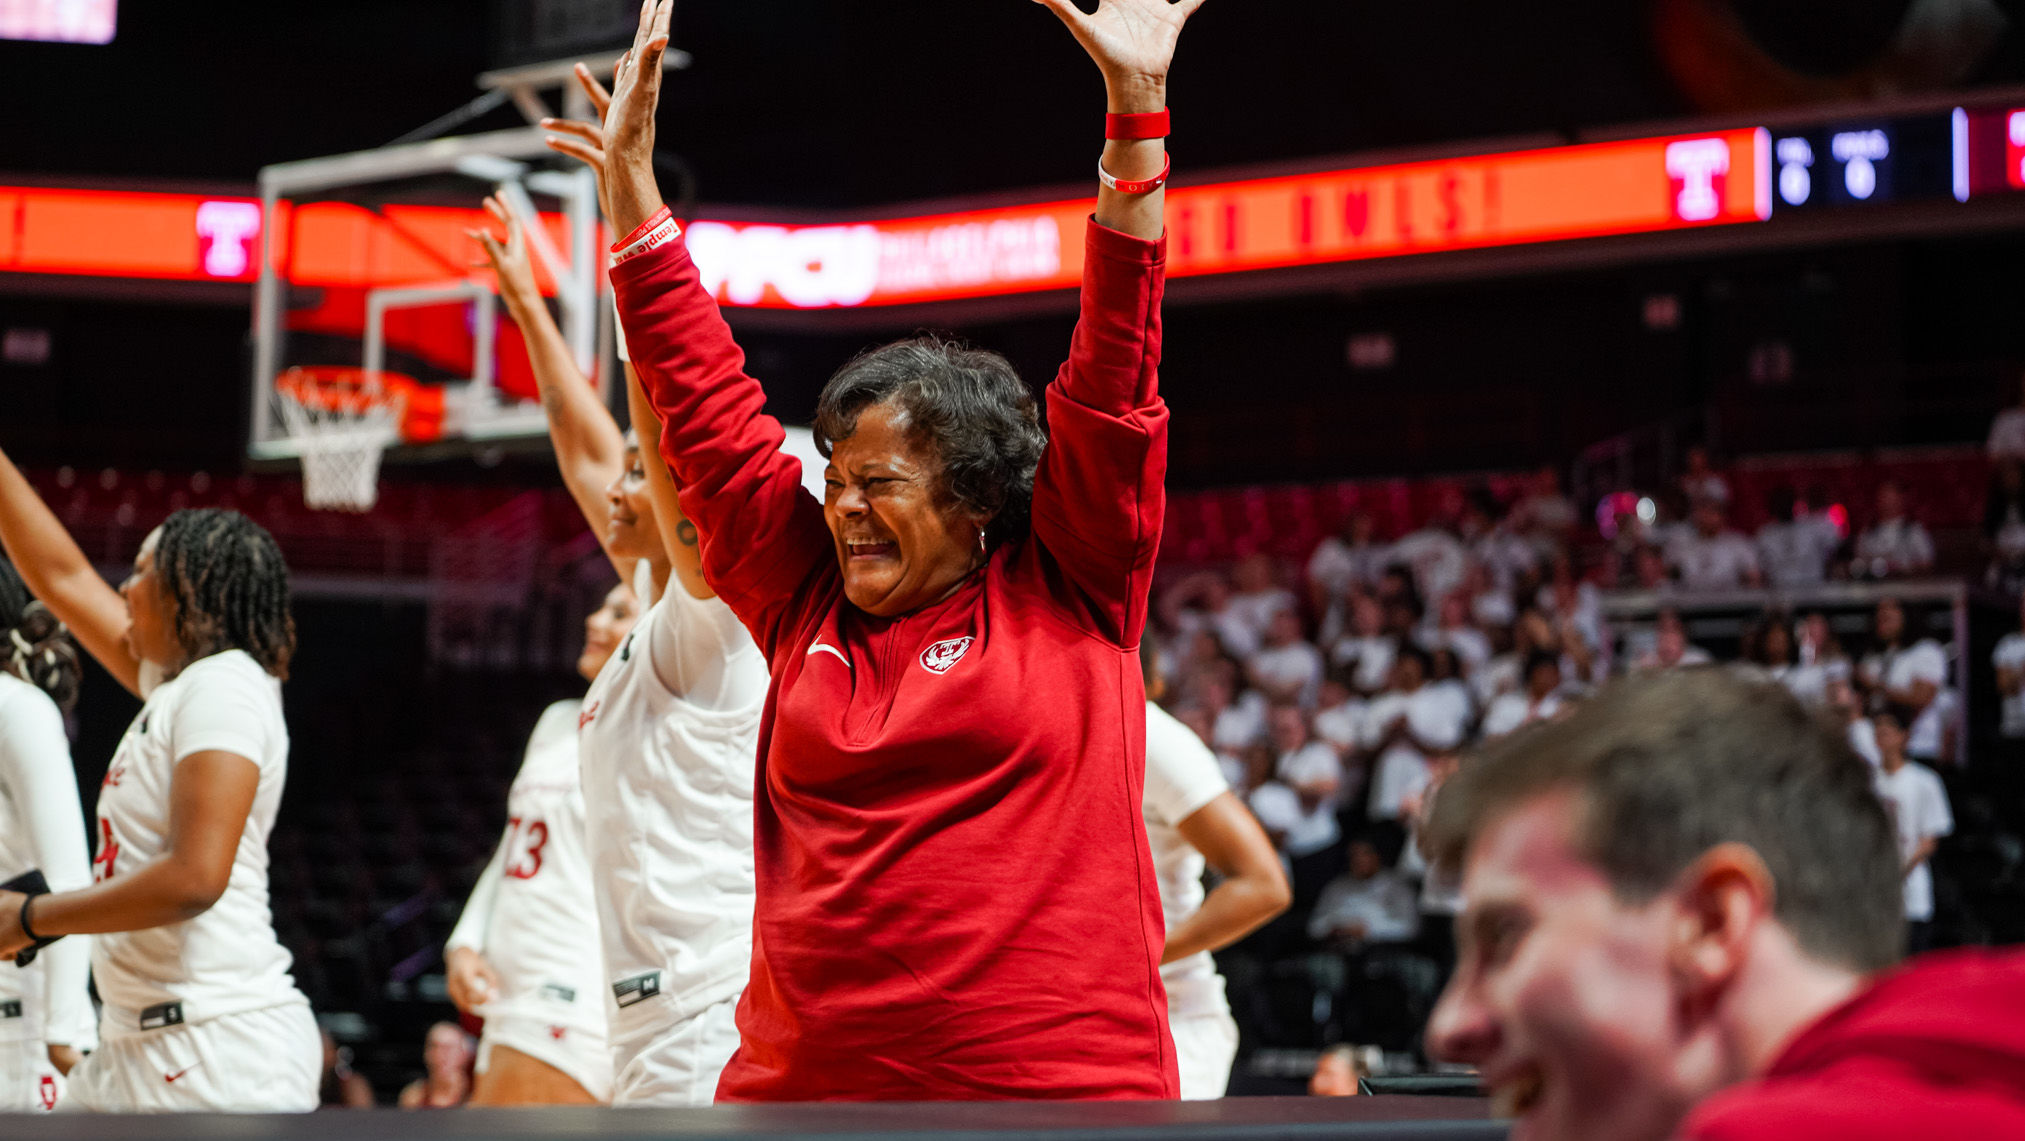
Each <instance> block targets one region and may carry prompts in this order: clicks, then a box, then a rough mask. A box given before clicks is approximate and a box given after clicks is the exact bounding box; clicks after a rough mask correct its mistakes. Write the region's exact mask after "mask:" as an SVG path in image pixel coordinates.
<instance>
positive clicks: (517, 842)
mask: <svg viewBox="0 0 2025 1141" xmlns="http://www.w3.org/2000/svg"><path fill="white" fill-rule="evenodd" d="M547 846H548V825H547V824H546V823H544V822H543V821H540V820H523V819H521V818H520V817H518V816H514V817H510V818H508V820H507V822H506V874H507V875H510V876H512V877H513V878H514V879H517V880H531V879H533V878H534V877H535V874H536V873H537V872H539V871H541V850H542V849H543V848H544V847H547Z"/></svg>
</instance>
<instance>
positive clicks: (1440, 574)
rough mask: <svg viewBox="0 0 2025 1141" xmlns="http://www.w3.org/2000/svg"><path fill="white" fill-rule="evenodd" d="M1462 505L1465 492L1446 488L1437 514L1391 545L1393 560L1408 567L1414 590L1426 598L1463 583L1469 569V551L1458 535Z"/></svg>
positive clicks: (1440, 595)
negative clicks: (1457, 527) (1464, 575)
mask: <svg viewBox="0 0 2025 1141" xmlns="http://www.w3.org/2000/svg"><path fill="white" fill-rule="evenodd" d="M1462 507H1463V496H1462V492H1461V491H1460V490H1459V489H1455V488H1450V489H1447V490H1446V491H1444V493H1443V495H1442V504H1441V506H1440V507H1439V508H1438V509H1437V510H1436V512H1435V515H1434V517H1433V518H1431V519H1429V520H1428V521H1427V524H1426V525H1425V526H1423V527H1421V528H1420V529H1419V530H1418V531H1414V532H1413V533H1411V534H1409V535H1407V536H1406V537H1404V538H1402V539H1400V540H1399V541H1398V542H1397V543H1394V544H1393V545H1392V562H1393V563H1394V564H1395V565H1404V566H1406V567H1407V568H1409V570H1410V571H1411V573H1412V575H1413V587H1414V590H1415V591H1416V592H1417V593H1418V594H1419V595H1420V597H1421V598H1423V599H1428V598H1440V597H1442V596H1443V595H1445V594H1447V593H1448V592H1449V591H1451V590H1454V589H1455V588H1456V587H1458V586H1461V585H1462V580H1463V574H1464V572H1466V571H1467V570H1468V569H1469V551H1468V549H1467V548H1465V547H1464V546H1463V542H1462V540H1461V539H1460V538H1458V537H1457V536H1456V523H1457V519H1458V517H1459V516H1460V515H1461V514H1462Z"/></svg>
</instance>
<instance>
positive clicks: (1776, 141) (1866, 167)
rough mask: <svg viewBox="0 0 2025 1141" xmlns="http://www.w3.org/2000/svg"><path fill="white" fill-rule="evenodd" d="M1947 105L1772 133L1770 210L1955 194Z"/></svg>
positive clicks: (1778, 210)
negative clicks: (1922, 112) (1932, 110)
mask: <svg viewBox="0 0 2025 1141" xmlns="http://www.w3.org/2000/svg"><path fill="white" fill-rule="evenodd" d="M1955 166H1956V163H1955V156H1954V126H1953V121H1952V118H1951V116H1950V115H1949V114H1948V113H1947V112H1944V111H1943V112H1936V113H1934V114H1931V115H1921V116H1910V117H1901V118H1889V119H1874V120H1868V121H1865V120H1853V121H1845V122H1837V123H1831V124H1825V125H1822V126H1818V127H1809V128H1806V129H1802V130H1794V131H1780V130H1774V131H1773V132H1772V172H1771V175H1772V188H1773V193H1772V213H1773V214H1774V216H1777V215H1778V214H1781V213H1787V212H1791V211H1795V210H1818V209H1823V208H1832V207H1841V206H1867V205H1872V204H1883V203H1889V202H1899V201H1933V200H1936V199H1944V198H1948V197H1951V196H1954V192H1955Z"/></svg>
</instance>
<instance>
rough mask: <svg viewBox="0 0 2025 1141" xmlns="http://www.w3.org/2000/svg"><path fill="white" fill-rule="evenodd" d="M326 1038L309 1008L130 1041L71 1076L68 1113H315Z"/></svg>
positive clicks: (110, 1042)
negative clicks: (312, 1111)
mask: <svg viewBox="0 0 2025 1141" xmlns="http://www.w3.org/2000/svg"><path fill="white" fill-rule="evenodd" d="M322 1077H323V1038H322V1036H321V1035H320V1034H319V1033H318V1032H317V1028H316V1019H315V1018H314V1017H313V1016H312V1015H311V1014H310V1012H309V1004H308V1003H303V1002H293V1003H288V1004H286V1005H283V1006H270V1007H267V1008H266V1009H264V1010H249V1011H247V1012H245V1013H244V1014H228V1015H225V1016H223V1017H221V1018H213V1019H209V1020H207V1021H204V1022H199V1023H195V1024H192V1025H178V1026H166V1027H163V1028H162V1029H159V1030H142V1031H140V1032H138V1033H134V1034H123V1035H121V1036H119V1037H117V1038H110V1039H107V1040H106V1041H104V1042H102V1043H100V1044H99V1048H98V1049H97V1050H96V1051H94V1052H92V1053H90V1054H87V1055H85V1059H84V1061H82V1062H79V1063H78V1064H77V1068H76V1069H74V1070H72V1071H71V1072H70V1092H69V1095H68V1099H69V1100H68V1104H67V1105H66V1106H65V1108H67V1109H83V1110H88V1111H91V1112H95V1113H193V1112H194V1113H205V1112H208V1113H308V1112H310V1111H311V1110H314V1109H315V1108H316V1107H317V1101H318V1098H317V1086H318V1083H319V1082H320V1080H321V1079H322Z"/></svg>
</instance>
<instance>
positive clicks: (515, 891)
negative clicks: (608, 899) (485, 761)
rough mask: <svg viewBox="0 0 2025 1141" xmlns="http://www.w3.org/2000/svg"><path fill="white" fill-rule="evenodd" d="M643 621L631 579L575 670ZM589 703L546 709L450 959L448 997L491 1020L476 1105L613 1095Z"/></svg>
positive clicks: (597, 625)
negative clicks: (581, 742)
mask: <svg viewBox="0 0 2025 1141" xmlns="http://www.w3.org/2000/svg"><path fill="white" fill-rule="evenodd" d="M638 617H639V601H638V600H637V599H636V598H635V597H634V595H633V588H632V587H630V586H627V585H626V584H624V583H621V584H619V585H618V586H615V587H613V588H612V590H611V593H610V594H607V595H606V596H605V603H604V605H603V606H601V607H599V608H598V609H597V610H596V611H595V612H593V613H592V614H591V616H590V617H589V618H588V619H586V620H585V622H584V650H583V654H582V656H581V657H579V658H578V659H577V672H578V673H581V674H582V675H583V676H584V680H585V681H589V680H591V679H592V678H595V677H596V676H597V675H598V671H599V670H601V669H603V668H604V665H605V662H606V660H607V659H609V658H610V657H611V656H612V653H613V651H615V650H617V649H618V647H619V642H620V641H621V640H622V639H624V638H625V636H626V635H627V633H628V632H630V631H631V630H632V628H633V623H634V620H635V619H637V618H638ZM582 710H583V702H582V701H577V700H572V701H558V702H556V703H555V704H554V705H551V706H549V707H548V708H547V709H546V710H544V711H543V713H542V715H541V720H540V721H538V722H536V723H535V727H534V733H533V734H532V735H531V736H530V737H529V738H528V742H527V754H526V757H525V759H524V760H523V761H522V762H521V766H520V772H519V774H518V775H516V776H515V777H514V779H513V787H512V789H511V790H510V791H509V792H508V793H507V797H506V813H507V821H506V834H505V836H503V837H502V838H501V839H500V842H499V849H498V850H497V851H496V852H494V853H493V857H492V862H491V863H489V864H487V865H486V867H485V871H484V873H483V874H482V875H480V876H479V877H478V883H477V885H476V886H475V887H474V888H472V891H471V899H470V902H468V903H466V904H465V906H464V915H463V917H462V918H461V919H460V920H459V921H458V923H457V927H456V930H454V931H452V932H451V933H450V941H449V944H448V948H447V951H446V953H445V955H444V958H445V959H446V961H447V962H448V963H449V966H450V970H449V982H450V998H451V1001H453V1002H455V1003H456V1004H457V1006H458V1009H460V1010H463V1011H465V1012H466V1013H469V1014H475V1015H478V1016H479V1017H481V1018H483V1019H484V1020H485V1032H484V1034H483V1035H481V1036H480V1037H479V1039H478V1062H477V1067H476V1069H477V1075H478V1080H477V1083H476V1084H475V1085H474V1086H473V1088H472V1091H471V1100H470V1101H469V1102H467V1103H466V1104H469V1105H571V1104H594V1103H598V1102H605V1101H610V1100H611V1097H612V1053H611V1046H610V1043H609V1041H608V1040H607V1038H606V1027H605V1021H606V1020H605V1008H606V1006H607V1005H608V1004H609V1000H608V999H607V998H606V997H605V993H606V987H605V971H604V960H603V951H602V944H601V943H600V942H599V938H598V913H597V908H596V906H595V905H594V902H593V900H594V894H595V893H594V891H593V888H592V880H591V860H590V851H589V847H588V839H587V837H586V836H585V831H584V830H585V824H584V794H583V787H582V784H581V783H580V781H579V779H578V770H577V721H578V718H579V717H581V716H582Z"/></svg>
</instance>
